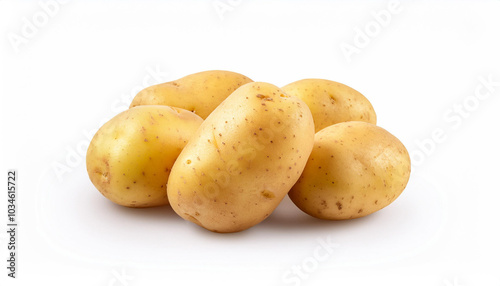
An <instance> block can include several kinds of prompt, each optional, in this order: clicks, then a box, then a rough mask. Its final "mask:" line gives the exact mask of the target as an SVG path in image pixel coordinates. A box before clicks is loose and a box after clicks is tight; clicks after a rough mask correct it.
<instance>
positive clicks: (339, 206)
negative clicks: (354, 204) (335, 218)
mask: <svg viewBox="0 0 500 286" xmlns="http://www.w3.org/2000/svg"><path fill="white" fill-rule="evenodd" d="M335 204H336V205H337V208H338V209H339V210H341V209H342V203H341V202H337V203H335Z"/></svg>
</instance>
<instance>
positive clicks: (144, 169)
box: [87, 105, 203, 207]
mask: <svg viewBox="0 0 500 286" xmlns="http://www.w3.org/2000/svg"><path fill="white" fill-rule="evenodd" d="M202 122H203V119H201V118H200V117H199V116H198V115H196V114H194V113H192V112H190V111H187V110H183V109H180V108H172V107H168V106H153V105H151V106H138V107H134V108H131V109H128V110H126V111H124V112H122V113H120V114H118V115H117V116H115V117H114V118H112V119H111V120H110V121H108V122H107V123H105V124H104V125H103V126H102V127H101V128H100V129H99V130H98V131H97V133H96V134H95V135H94V137H93V138H92V141H91V142H90V145H89V148H88V150H87V172H88V175H89V177H90V180H91V181H92V183H93V184H94V186H95V187H96V188H97V189H98V190H99V191H100V192H101V193H102V194H103V195H104V196H105V197H106V198H108V199H109V200H111V201H112V202H114V203H117V204H119V205H122V206H126V207H154V206H160V205H167V204H168V199H167V192H166V184H167V179H168V176H169V174H170V170H171V168H172V166H173V164H174V162H175V160H176V158H177V156H178V155H179V154H180V152H181V150H182V148H183V147H184V146H185V145H186V144H187V142H188V140H189V138H190V137H191V136H192V135H193V134H194V132H195V131H196V129H198V127H199V126H200V125H201V123H202Z"/></svg>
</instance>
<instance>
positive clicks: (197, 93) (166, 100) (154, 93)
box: [130, 70, 252, 119]
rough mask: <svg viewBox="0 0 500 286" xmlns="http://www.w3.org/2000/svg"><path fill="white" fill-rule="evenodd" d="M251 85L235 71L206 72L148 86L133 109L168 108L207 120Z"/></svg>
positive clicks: (133, 102) (136, 99)
mask: <svg viewBox="0 0 500 286" xmlns="http://www.w3.org/2000/svg"><path fill="white" fill-rule="evenodd" d="M249 82H252V80H251V79H249V78H248V77H246V76H244V75H241V74H239V73H235V72H230V71H217V70H215V71H204V72H200V73H195V74H191V75H188V76H185V77H183V78H180V79H178V80H174V81H171V82H166V83H162V84H157V85H153V86H150V87H147V88H145V89H143V90H142V91H140V92H139V93H138V94H137V95H136V96H135V98H134V100H133V101H132V104H130V107H134V106H138V105H168V106H174V107H180V108H183V109H186V110H189V111H193V112H194V113H196V114H198V115H199V116H200V117H201V118H203V119H205V118H207V116H208V115H209V114H210V113H211V112H212V111H213V110H214V109H215V108H216V107H217V106H218V105H219V104H220V103H221V102H222V101H223V100H224V99H226V97H228V96H229V95H230V94H231V93H232V92H233V91H235V90H236V89H237V88H238V87H240V86H241V85H243V84H245V83H249Z"/></svg>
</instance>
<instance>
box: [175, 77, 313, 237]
mask: <svg viewBox="0 0 500 286" xmlns="http://www.w3.org/2000/svg"><path fill="white" fill-rule="evenodd" d="M313 140H314V124H313V120H312V115H311V112H310V111H309V109H308V108H307V105H306V104H305V103H304V102H302V101H301V100H300V99H298V98H296V97H290V96H288V95H286V94H284V93H283V91H282V90H280V89H279V88H278V87H276V86H274V85H272V84H269V83H262V82H255V83H248V84H246V85H243V86H242V87H240V88H239V89H238V90H236V91H235V92H234V93H233V94H231V95H230V96H229V97H228V98H227V99H226V100H225V101H224V102H223V103H222V104H221V105H220V106H219V107H217V109H215V110H214V112H213V113H212V114H211V115H210V116H209V117H208V118H207V119H206V120H205V121H204V122H203V124H202V125H201V126H200V128H199V129H198V131H197V132H196V134H195V135H194V136H193V138H192V139H191V141H190V142H189V143H188V145H186V147H185V148H184V150H183V151H182V152H181V154H180V155H179V158H178V160H177V161H176V163H175V164H174V166H173V167H172V172H171V174H170V178H169V181H168V188H167V193H168V198H169V201H170V204H171V206H172V208H173V209H174V211H175V212H176V213H177V214H179V215H180V216H181V217H182V218H184V219H186V220H190V221H192V222H194V223H196V224H198V225H200V226H202V227H204V228H206V229H208V230H211V231H214V232H237V231H241V230H245V229H247V228H250V227H252V226H254V225H256V224H258V223H259V222H261V221H262V220H264V219H265V218H266V217H268V216H269V215H270V214H271V213H272V212H273V210H274V209H275V208H276V207H277V206H278V204H279V203H280V202H281V200H282V199H283V198H284V196H285V195H286V194H287V192H288V191H289V190H290V188H291V187H292V186H293V184H294V183H295V182H296V181H297V179H298V178H299V176H300V174H301V173H302V170H303V168H304V166H305V163H306V161H307V158H308V156H309V154H310V152H311V149H312V146H313Z"/></svg>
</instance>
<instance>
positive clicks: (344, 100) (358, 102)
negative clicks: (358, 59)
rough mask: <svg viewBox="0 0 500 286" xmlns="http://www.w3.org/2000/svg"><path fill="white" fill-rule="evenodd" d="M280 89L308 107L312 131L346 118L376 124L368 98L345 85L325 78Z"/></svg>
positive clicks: (303, 81) (307, 80)
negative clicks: (300, 100)
mask: <svg viewBox="0 0 500 286" xmlns="http://www.w3.org/2000/svg"><path fill="white" fill-rule="evenodd" d="M283 91H285V92H286V93H287V94H289V95H292V96H296V97H298V98H300V99H302V100H303V101H304V102H305V103H306V104H307V106H309V109H311V113H312V115H313V118H314V126H315V130H316V132H318V131H320V130H321V129H323V128H325V127H328V126H330V125H333V124H336V123H340V122H346V121H363V122H368V123H373V124H376V123H377V115H376V114H375V110H374V109H373V106H372V104H371V103H370V101H368V99H367V98H366V97H364V96H363V95H362V94H361V93H359V92H358V91H356V90H354V89H353V88H350V87H349V86H347V85H345V84H341V83H338V82H335V81H331V80H326V79H303V80H299V81H296V82H292V83H290V84H288V85H286V86H284V87H283Z"/></svg>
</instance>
